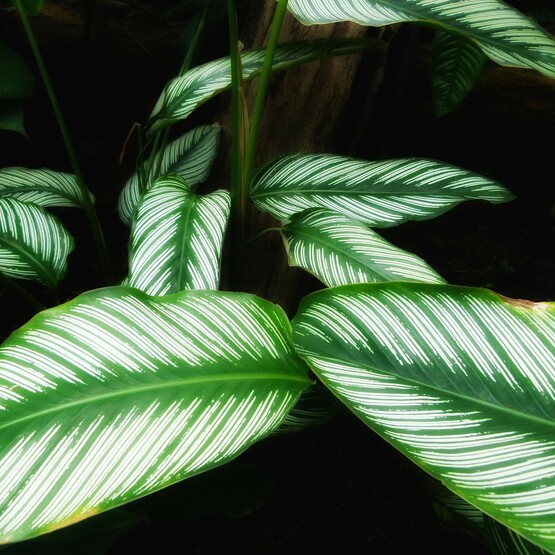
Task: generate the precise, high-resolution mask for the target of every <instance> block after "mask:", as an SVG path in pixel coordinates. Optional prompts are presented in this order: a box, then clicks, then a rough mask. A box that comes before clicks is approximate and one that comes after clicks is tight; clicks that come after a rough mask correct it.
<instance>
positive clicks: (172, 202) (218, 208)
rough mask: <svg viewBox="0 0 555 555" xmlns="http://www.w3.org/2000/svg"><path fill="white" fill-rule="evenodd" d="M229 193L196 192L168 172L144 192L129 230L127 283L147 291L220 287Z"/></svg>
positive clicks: (161, 291) (175, 290) (171, 291)
mask: <svg viewBox="0 0 555 555" xmlns="http://www.w3.org/2000/svg"><path fill="white" fill-rule="evenodd" d="M230 205H231V198H230V195H229V193H228V192H227V191H216V192H214V193H211V194H209V195H204V196H201V195H195V194H193V193H191V192H190V191H189V188H188V186H187V184H186V183H185V180H184V179H183V178H181V177H179V176H177V175H167V176H165V177H161V178H160V179H158V180H157V181H156V183H155V184H154V185H153V187H152V188H151V189H150V190H149V191H147V192H146V193H145V195H144V196H143V198H142V200H141V202H140V203H139V208H138V210H137V216H136V219H135V222H134V224H133V230H132V232H131V249H130V257H129V281H128V282H127V285H130V286H132V287H136V288H137V289H141V290H142V291H144V292H145V293H148V294H149V295H168V294H171V293H177V292H179V291H183V290H187V289H218V284H219V282H220V262H221V254H222V247H223V240H224V234H225V230H226V227H227V220H228V216H229V209H230Z"/></svg>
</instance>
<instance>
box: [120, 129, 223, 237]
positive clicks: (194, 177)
mask: <svg viewBox="0 0 555 555" xmlns="http://www.w3.org/2000/svg"><path fill="white" fill-rule="evenodd" d="M219 144H220V127H219V126H216V125H204V126H201V127H196V128H195V129H193V130H192V131H189V132H188V133H185V134H184V135H182V136H181V137H179V138H178V139H176V140H175V141H173V142H171V143H170V144H169V145H168V146H167V147H166V148H165V149H164V151H163V153H162V154H160V152H158V153H157V155H156V156H155V157H154V162H153V164H152V167H151V170H150V173H149V175H148V176H146V189H147V190H148V189H149V188H150V187H151V186H152V184H153V183H154V181H155V180H156V179H157V178H158V177H159V176H161V175H164V174H167V173H174V174H177V175H180V176H181V177H183V179H185V181H186V182H187V184H188V185H189V187H193V186H195V185H198V184H199V183H203V182H204V181H205V180H206V178H207V177H208V174H209V173H210V169H211V168H212V164H213V163H214V159H215V158H216V156H217V154H218V147H219ZM160 156H161V159H160ZM143 169H144V164H143ZM158 170H159V171H158ZM140 198H141V191H140V186H139V176H138V174H137V172H135V173H134V174H133V175H132V176H131V177H130V179H129V180H128V181H127V183H126V184H125V186H124V188H123V189H122V191H121V194H120V197H119V202H118V212H119V216H120V218H121V220H122V221H123V223H125V224H126V225H128V226H131V224H132V222H133V216H134V214H135V210H136V209H137V204H138V202H139V199H140Z"/></svg>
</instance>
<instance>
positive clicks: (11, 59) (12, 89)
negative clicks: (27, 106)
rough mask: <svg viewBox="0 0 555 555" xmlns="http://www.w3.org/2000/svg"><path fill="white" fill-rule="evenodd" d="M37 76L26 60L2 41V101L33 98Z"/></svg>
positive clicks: (0, 59)
mask: <svg viewBox="0 0 555 555" xmlns="http://www.w3.org/2000/svg"><path fill="white" fill-rule="evenodd" d="M34 89H35V76H34V75H33V72H32V71H31V70H30V69H29V66H28V65H27V64H26V63H25V60H24V59H23V58H22V57H21V56H20V55H19V54H18V53H17V52H16V51H15V50H14V49H13V48H11V47H10V46H9V45H7V44H6V43H5V42H4V41H1V40H0V100H21V99H23V98H29V97H30V96H32V94H33V91H34Z"/></svg>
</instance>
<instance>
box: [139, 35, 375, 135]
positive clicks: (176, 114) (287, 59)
mask: <svg viewBox="0 0 555 555" xmlns="http://www.w3.org/2000/svg"><path fill="white" fill-rule="evenodd" d="M382 47H383V43H382V42H381V41H379V40H376V39H322V40H315V41H310V42H308V41H305V42H295V43H290V44H282V45H281V46H278V48H277V50H276V53H275V56H274V61H273V71H281V70H284V69H289V68H292V67H296V66H299V65H302V64H306V63H309V62H314V61H317V60H322V59H325V58H331V57H334V56H344V55H347V54H354V53H357V52H364V51H366V50H372V49H377V48H382ZM265 55H266V49H265V48H259V49H257V50H250V51H246V52H242V53H241V68H242V71H243V80H248V79H253V78H255V77H258V76H259V75H260V73H261V71H262V65H263V63H264V57H265ZM230 86H231V63H230V58H229V57H226V58H221V59H219V60H214V61H212V62H208V63H207V64H203V65H201V66H198V67H195V68H193V69H191V70H189V71H188V72H187V73H185V75H183V76H182V77H177V78H176V79H173V80H172V81H170V82H169V83H168V84H167V85H166V88H165V89H164V92H163V93H162V96H161V97H160V98H159V99H158V102H157V103H156V106H155V107H154V110H153V112H152V114H151V115H150V121H149V125H150V127H151V130H157V129H160V128H163V127H166V126H168V125H171V124H172V123H174V122H176V121H179V120H182V119H185V118H186V117H188V116H189V115H190V114H191V113H192V112H193V111H194V110H195V109H196V108H198V107H199V106H200V105H201V104H203V103H204V102H206V101H207V100H209V99H210V98H212V97H214V96H216V95H217V94H219V93H221V92H222V91H225V90H226V89H228V88H229V87H230Z"/></svg>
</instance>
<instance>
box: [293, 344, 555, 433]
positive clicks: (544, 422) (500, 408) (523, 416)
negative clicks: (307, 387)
mask: <svg viewBox="0 0 555 555" xmlns="http://www.w3.org/2000/svg"><path fill="white" fill-rule="evenodd" d="M295 348H297V346H295ZM297 352H298V351H297ZM299 354H300V353H299ZM312 354H313V353H310V356H312ZM314 354H315V355H316V357H318V358H319V359H320V360H325V361H329V362H334V363H340V364H342V365H347V366H348V367H350V368H353V367H355V368H362V369H364V370H368V371H370V372H375V373H377V374H382V375H385V376H389V377H392V378H394V379H396V380H402V381H405V382H408V383H409V384H412V385H416V386H417V387H423V388H428V389H431V390H432V391H437V392H440V393H441V395H440V396H439V397H441V396H444V397H445V396H451V397H455V398H456V399H461V400H463V401H465V402H466V403H469V404H470V405H472V404H477V405H479V406H481V407H486V408H487V409H489V410H493V411H498V412H502V413H504V414H509V415H510V416H511V417H513V418H521V419H527V420H530V421H533V422H537V423H540V424H542V425H543V426H549V427H553V428H555V421H553V420H544V419H543V418H541V417H540V416H535V415H532V414H530V413H525V412H520V411H519V410H517V409H513V408H509V407H505V406H503V405H498V404H494V403H491V402H489V401H485V400H484V399H480V398H478V397H475V396H474V397H471V396H467V395H465V394H463V393H459V392H457V391H451V390H447V389H442V388H440V387H437V386H435V385H432V384H429V383H426V382H422V381H418V380H416V379H415V378H410V377H405V376H401V375H400V374H396V373H393V372H387V371H384V370H383V369H381V368H376V367H374V366H370V365H367V364H364V363H360V364H359V363H355V364H353V363H350V362H348V361H346V360H345V359H340V358H334V357H325V356H322V355H319V354H318V353H314ZM301 358H303V360H304V356H301ZM309 365H310V364H309ZM310 367H311V368H312V369H313V371H314V372H315V373H316V374H317V375H318V376H320V370H319V369H316V370H315V369H314V368H313V365H310ZM325 381H326V382H328V383H334V385H335V382H334V381H332V380H330V379H329V378H327V377H326V378H325ZM337 394H338V395H341V396H343V397H346V396H345V395H344V394H343V393H340V392H337ZM348 401H349V403H350V404H355V403H354V402H352V401H350V400H348ZM484 414H486V415H487V412H485V411H484Z"/></svg>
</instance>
